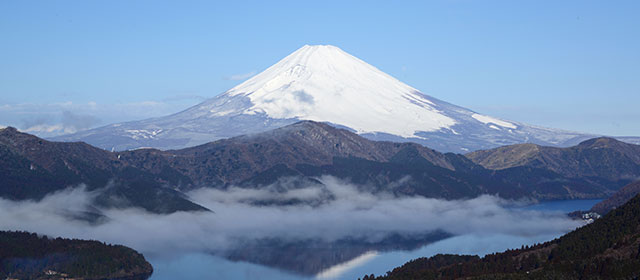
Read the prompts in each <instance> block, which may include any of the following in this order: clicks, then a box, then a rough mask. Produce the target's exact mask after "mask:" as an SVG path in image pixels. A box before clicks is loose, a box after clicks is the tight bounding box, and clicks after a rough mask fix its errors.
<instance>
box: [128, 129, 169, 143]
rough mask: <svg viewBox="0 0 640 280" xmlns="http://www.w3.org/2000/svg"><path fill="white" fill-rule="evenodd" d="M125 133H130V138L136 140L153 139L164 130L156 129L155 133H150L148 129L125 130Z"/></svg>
mask: <svg viewBox="0 0 640 280" xmlns="http://www.w3.org/2000/svg"><path fill="white" fill-rule="evenodd" d="M125 132H127V133H129V135H130V137H131V138H133V139H136V140H139V139H153V138H154V137H156V136H157V135H158V134H160V132H162V129H156V130H153V131H149V130H146V129H127V130H125Z"/></svg>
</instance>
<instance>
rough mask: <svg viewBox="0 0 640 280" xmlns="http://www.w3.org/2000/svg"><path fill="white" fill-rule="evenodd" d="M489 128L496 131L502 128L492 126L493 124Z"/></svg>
mask: <svg viewBox="0 0 640 280" xmlns="http://www.w3.org/2000/svg"><path fill="white" fill-rule="evenodd" d="M489 128H493V129H495V130H500V128H499V127H497V126H495V125H492V124H490V125H489Z"/></svg>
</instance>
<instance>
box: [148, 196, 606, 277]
mask: <svg viewBox="0 0 640 280" xmlns="http://www.w3.org/2000/svg"><path fill="white" fill-rule="evenodd" d="M600 201H601V200H600V199H596V200H593V199H592V200H562V201H549V202H543V203H540V204H536V205H531V206H527V207H523V209H524V210H535V211H554V212H565V213H568V212H572V211H576V210H588V209H589V208H591V207H592V206H593V205H594V204H596V203H598V202H600ZM562 234H563V233H562V232H559V233H556V234H552V235H544V236H528V237H521V236H510V235H498V234H492V235H478V234H470V235H461V236H455V237H451V238H447V239H444V240H441V241H438V242H435V243H432V244H429V245H427V246H424V247H422V248H420V249H417V250H414V251H390V252H375V251H371V252H368V253H365V254H363V255H361V256H360V257H358V258H356V259H354V260H351V261H348V262H346V263H342V264H339V265H336V266H333V267H331V268H329V269H328V270H326V271H323V272H321V273H319V274H317V275H314V276H303V275H297V274H294V273H289V272H285V271H282V270H278V269H274V268H269V267H266V266H262V265H257V264H251V263H246V262H232V261H229V260H226V259H224V258H220V257H216V256H213V255H210V254H205V253H188V254H181V255H178V256H173V257H170V258H167V257H162V256H150V257H149V261H150V262H151V264H153V267H154V273H153V275H152V277H151V279H153V280H164V279H265V280H272V279H273V280H276V279H278V280H289V279H291V280H303V279H357V278H359V277H362V276H364V275H366V274H371V273H374V274H376V275H380V274H384V273H385V272H387V271H388V270H391V269H392V268H394V267H396V266H399V265H402V264H404V263H405V262H407V261H408V260H411V259H415V258H419V257H428V256H433V255H435V254H439V253H451V254H472V255H481V256H482V255H485V254H489V253H494V252H499V251H504V250H506V249H509V248H517V247H520V246H521V245H525V244H527V245H530V244H534V243H539V242H544V241H548V240H551V239H553V238H556V237H558V236H560V235H562Z"/></svg>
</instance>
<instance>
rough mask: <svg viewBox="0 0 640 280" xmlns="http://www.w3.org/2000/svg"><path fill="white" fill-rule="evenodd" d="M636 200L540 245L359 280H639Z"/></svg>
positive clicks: (441, 259) (445, 259)
mask: <svg viewBox="0 0 640 280" xmlns="http://www.w3.org/2000/svg"><path fill="white" fill-rule="evenodd" d="M638 277H640V195H639V196H636V197H634V198H633V199H631V200H630V201H629V202H627V203H625V204H624V205H622V206H621V207H619V208H617V209H615V210H612V211H611V212H609V213H608V214H607V215H605V216H604V217H602V218H601V219H598V220H596V221H595V222H594V223H592V224H589V225H586V226H583V227H581V228H578V229H576V230H574V231H572V232H570V233H568V234H565V235H564V236H562V237H560V238H558V239H555V240H553V241H549V242H546V243H543V244H538V245H535V246H532V247H528V246H527V247H523V248H521V249H515V250H507V251H505V252H503V253H496V254H490V255H487V256H485V257H483V258H480V257H478V256H460V255H436V256H433V257H430V258H420V259H416V260H412V261H410V262H407V263H406V264H404V265H402V266H401V267H398V268H395V269H393V270H392V271H390V272H388V273H387V275H385V276H379V277H375V276H372V275H369V276H366V277H364V279H367V280H370V279H390V280H391V279H638Z"/></svg>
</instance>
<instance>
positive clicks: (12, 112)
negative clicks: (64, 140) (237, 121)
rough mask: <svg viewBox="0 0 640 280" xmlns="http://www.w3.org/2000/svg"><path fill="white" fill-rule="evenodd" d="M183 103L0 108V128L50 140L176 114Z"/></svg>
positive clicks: (34, 104)
mask: <svg viewBox="0 0 640 280" xmlns="http://www.w3.org/2000/svg"><path fill="white" fill-rule="evenodd" d="M193 99H196V98H195V97H193ZM196 100H197V99H196ZM197 101H199V100H197ZM184 103H185V102H181V101H180V100H161V101H156V100H146V101H138V102H127V103H111V104H104V103H98V102H96V101H89V102H72V101H64V102H54V103H18V104H0V125H3V126H14V127H17V128H19V129H21V130H23V131H25V132H29V133H33V134H36V135H38V136H40V137H52V136H57V135H61V134H67V133H74V132H77V131H80V130H85V129H89V128H94V127H97V126H100V125H106V124H109V123H116V122H124V121H132V120H140V119H146V118H152V117H159V116H163V115H168V114H172V113H176V112H178V111H181V110H183V109H185V104H184ZM186 106H188V104H186Z"/></svg>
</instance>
